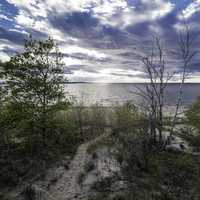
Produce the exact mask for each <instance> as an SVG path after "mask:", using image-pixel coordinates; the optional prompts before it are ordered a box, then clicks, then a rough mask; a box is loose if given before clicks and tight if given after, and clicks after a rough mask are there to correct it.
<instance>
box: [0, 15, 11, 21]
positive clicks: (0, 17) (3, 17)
mask: <svg viewBox="0 0 200 200" xmlns="http://www.w3.org/2000/svg"><path fill="white" fill-rule="evenodd" d="M1 19H4V20H7V21H12V19H10V18H8V17H7V16H6V15H3V14H0V20H1Z"/></svg>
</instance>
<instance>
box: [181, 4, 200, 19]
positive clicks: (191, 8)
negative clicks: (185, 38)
mask: <svg viewBox="0 0 200 200" xmlns="http://www.w3.org/2000/svg"><path fill="white" fill-rule="evenodd" d="M199 11H200V0H193V2H192V3H190V4H189V5H188V6H187V7H186V8H185V9H184V10H183V11H182V12H181V13H179V15H178V18H179V19H189V18H190V17H192V15H194V14H195V13H196V12H199Z"/></svg>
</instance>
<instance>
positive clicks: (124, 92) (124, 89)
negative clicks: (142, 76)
mask: <svg viewBox="0 0 200 200" xmlns="http://www.w3.org/2000/svg"><path fill="white" fill-rule="evenodd" d="M138 87H139V88H141V89H144V87H145V86H144V84H138V83H137V84H136V83H127V84H126V83H114V84H107V83H104V84H102V83H70V84H65V91H66V95H69V96H72V97H74V98H75V99H76V100H77V101H83V102H84V103H85V105H88V106H89V105H92V104H94V103H100V104H102V105H104V106H109V105H113V104H116V103H117V104H122V103H125V102H127V101H133V102H134V103H139V102H140V103H141V102H142V100H141V97H139V96H138V95H137V94H136V93H135V92H136V91H138V90H137V88H138ZM178 90H179V84H175V83H173V84H172V83H171V84H169V85H168V87H167V90H166V104H167V105H169V106H173V105H175V102H176V97H177V94H178ZM198 96H200V84H197V83H195V84H193V83H187V84H184V87H183V105H184V106H188V105H190V104H191V103H192V102H193V101H195V100H196V99H197V97H198Z"/></svg>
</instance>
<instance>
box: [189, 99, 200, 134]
mask: <svg viewBox="0 0 200 200" xmlns="http://www.w3.org/2000/svg"><path fill="white" fill-rule="evenodd" d="M186 117H187V119H188V123H189V124H190V125H192V126H194V127H195V128H197V129H198V130H199V131H200V98H198V99H197V101H196V102H194V103H193V104H192V105H191V106H190V108H189V109H188V110H187V112H186Z"/></svg>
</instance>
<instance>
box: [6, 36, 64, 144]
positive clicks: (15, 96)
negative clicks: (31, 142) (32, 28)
mask: <svg viewBox="0 0 200 200" xmlns="http://www.w3.org/2000/svg"><path fill="white" fill-rule="evenodd" d="M62 59H63V55H62V54H61V53H60V52H59V49H58V47H57V44H56V43H55V42H54V41H53V40H52V39H51V38H49V39H47V40H45V41H37V40H34V39H33V38H32V37H30V39H29V40H27V41H26V42H25V46H24V52H23V53H20V54H18V55H16V56H14V57H12V58H11V59H10V61H9V62H7V64H6V65H5V67H4V69H5V73H6V76H7V85H8V87H9V89H10V102H11V103H10V104H9V106H8V110H9V109H10V110H11V112H10V113H12V114H11V116H9V120H11V121H12V122H15V123H16V124H17V125H19V124H20V125H21V126H23V127H27V128H28V129H29V130H32V131H33V132H34V129H35V128H37V132H38V131H39V132H40V133H41V136H42V138H43V142H45V139H46V138H47V129H48V126H49V123H50V121H51V120H52V117H53V114H54V113H55V112H57V111H58V110H60V109H63V108H66V105H67V104H68V101H67V100H66V98H65V95H64V88H63V87H64V86H63V84H62V83H63V82H65V81H66V79H65V78H64V71H63V61H62ZM19 122H20V123H19Z"/></svg>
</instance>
